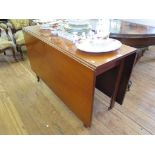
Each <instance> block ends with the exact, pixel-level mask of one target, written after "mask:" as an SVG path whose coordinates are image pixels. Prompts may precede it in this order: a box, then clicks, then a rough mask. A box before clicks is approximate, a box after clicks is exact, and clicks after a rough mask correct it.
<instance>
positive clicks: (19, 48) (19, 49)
mask: <svg viewBox="0 0 155 155" xmlns="http://www.w3.org/2000/svg"><path fill="white" fill-rule="evenodd" d="M17 49H18V51H19V52H20V55H21V59H22V60H24V56H23V51H22V49H21V46H17Z"/></svg>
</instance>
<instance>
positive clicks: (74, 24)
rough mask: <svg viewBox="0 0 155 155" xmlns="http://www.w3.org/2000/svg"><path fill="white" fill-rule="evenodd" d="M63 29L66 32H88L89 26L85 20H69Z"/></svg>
mask: <svg viewBox="0 0 155 155" xmlns="http://www.w3.org/2000/svg"><path fill="white" fill-rule="evenodd" d="M64 28H65V30H66V31H67V32H70V33H72V32H78V33H82V32H89V30H90V29H91V26H90V24H89V23H88V21H87V20H78V19H77V20H69V21H68V23H67V24H65V25H64Z"/></svg>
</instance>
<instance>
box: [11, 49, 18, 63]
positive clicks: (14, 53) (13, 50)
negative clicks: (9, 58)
mask: <svg viewBox="0 0 155 155" xmlns="http://www.w3.org/2000/svg"><path fill="white" fill-rule="evenodd" d="M14 48H15V47H12V54H13V57H14V59H15V61H18V60H17V58H16V52H15V51H16V50H15V49H14Z"/></svg>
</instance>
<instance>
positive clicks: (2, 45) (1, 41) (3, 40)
mask: <svg viewBox="0 0 155 155" xmlns="http://www.w3.org/2000/svg"><path fill="white" fill-rule="evenodd" d="M2 32H4V34H3V35H2ZM7 49H11V50H12V53H13V57H14V59H15V61H17V58H16V46H15V44H14V42H13V41H12V40H11V37H10V36H9V33H8V29H7V27H5V26H4V25H3V26H2V24H1V25H0V53H4V55H6V50H7Z"/></svg>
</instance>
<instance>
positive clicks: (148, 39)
mask: <svg viewBox="0 0 155 155" xmlns="http://www.w3.org/2000/svg"><path fill="white" fill-rule="evenodd" d="M149 22H150V25H149ZM110 37H111V38H114V39H118V40H120V41H121V42H122V43H123V44H125V45H128V46H132V47H136V48H139V49H140V50H139V52H138V53H137V54H138V57H137V59H139V58H140V57H141V56H142V55H143V53H144V51H145V49H146V48H147V47H148V46H151V45H155V25H153V22H151V21H149V20H146V23H145V20H140V21H139V20H137V23H136V20H118V19H116V20H111V22H110Z"/></svg>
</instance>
